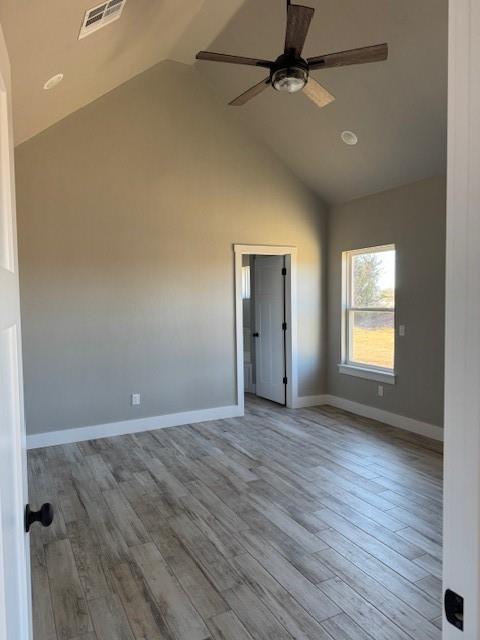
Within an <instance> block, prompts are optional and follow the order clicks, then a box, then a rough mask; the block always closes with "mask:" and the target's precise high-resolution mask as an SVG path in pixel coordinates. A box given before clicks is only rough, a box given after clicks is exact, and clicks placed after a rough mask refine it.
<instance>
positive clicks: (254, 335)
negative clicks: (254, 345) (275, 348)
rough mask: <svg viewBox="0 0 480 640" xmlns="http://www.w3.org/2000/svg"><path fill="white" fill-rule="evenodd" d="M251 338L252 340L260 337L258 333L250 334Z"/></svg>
mask: <svg viewBox="0 0 480 640" xmlns="http://www.w3.org/2000/svg"><path fill="white" fill-rule="evenodd" d="M252 336H253V337H254V338H259V337H260V334H259V333H252Z"/></svg>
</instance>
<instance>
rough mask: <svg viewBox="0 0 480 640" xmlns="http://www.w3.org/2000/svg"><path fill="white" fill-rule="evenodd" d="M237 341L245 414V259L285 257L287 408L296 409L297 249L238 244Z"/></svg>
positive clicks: (239, 396)
mask: <svg viewBox="0 0 480 640" xmlns="http://www.w3.org/2000/svg"><path fill="white" fill-rule="evenodd" d="M233 250H234V253H235V336H236V338H235V341H236V361H237V362H236V365H237V366H236V368H237V404H238V407H239V409H240V410H241V411H242V413H243V411H244V408H245V406H244V405H245V400H244V383H243V316H242V256H245V255H253V256H285V264H286V268H287V277H286V290H285V314H286V322H287V350H286V360H287V380H288V382H287V407H289V408H291V409H294V408H296V407H297V401H298V395H297V394H298V355H297V331H298V329H297V248H296V247H291V246H278V245H264V244H235V245H234V246H233Z"/></svg>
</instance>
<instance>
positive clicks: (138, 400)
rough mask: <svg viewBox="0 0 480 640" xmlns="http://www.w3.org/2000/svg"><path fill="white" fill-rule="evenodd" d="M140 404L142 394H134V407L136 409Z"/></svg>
mask: <svg viewBox="0 0 480 640" xmlns="http://www.w3.org/2000/svg"><path fill="white" fill-rule="evenodd" d="M139 404H140V394H139V393H132V407H136V406H138V405H139Z"/></svg>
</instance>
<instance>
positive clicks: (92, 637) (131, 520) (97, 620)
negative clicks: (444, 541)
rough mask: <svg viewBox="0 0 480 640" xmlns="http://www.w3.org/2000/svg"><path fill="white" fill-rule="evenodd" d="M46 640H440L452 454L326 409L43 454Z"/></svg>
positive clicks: (38, 469) (261, 414)
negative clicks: (47, 510)
mask: <svg viewBox="0 0 480 640" xmlns="http://www.w3.org/2000/svg"><path fill="white" fill-rule="evenodd" d="M29 467H30V491H31V502H32V503H33V505H34V506H35V507H37V506H38V505H39V503H41V502H43V501H46V500H51V501H52V502H53V503H54V504H55V506H56V518H55V522H54V525H52V527H51V528H50V529H48V530H43V529H41V528H40V527H39V526H38V525H35V527H34V529H33V530H32V535H31V545H32V578H33V598H34V626H35V636H34V638H35V640H134V639H135V640H164V639H170V640H206V639H207V638H208V639H211V640H252V639H255V640H257V639H258V640H291V639H292V638H296V639H298V640H303V639H309V640H332V639H334V640H372V639H375V640H408V639H411V638H414V639H415V640H437V639H440V637H441V632H440V629H439V626H440V622H439V619H440V618H439V616H440V613H441V605H440V600H441V582H440V576H441V566H440V560H441V493H442V491H441V489H442V487H441V484H442V456H441V450H440V446H439V444H438V443H434V442H431V441H428V440H425V439H422V438H419V437H417V436H414V435H409V434H407V433H406V432H403V431H399V430H395V429H393V428H390V427H386V426H385V425H380V424H378V423H373V422H372V421H369V420H366V419H361V418H358V417H355V416H353V415H351V414H347V413H344V412H341V411H338V410H336V409H332V408H329V407H322V408H315V409H304V410H297V411H295V412H293V411H290V410H286V409H284V408H282V407H278V406H275V405H273V404H270V403H267V402H261V401H259V400H257V399H253V398H252V399H250V400H249V402H248V406H247V414H246V416H245V418H238V419H231V420H223V421H217V422H209V423H205V424H199V425H194V426H184V427H175V428H172V429H164V430H160V431H152V432H150V433H144V434H139V435H136V436H123V437H119V438H111V439H104V440H96V441H91V442H85V443H80V444H75V445H67V446H59V447H51V448H48V449H39V450H36V451H32V452H31V453H30V456H29Z"/></svg>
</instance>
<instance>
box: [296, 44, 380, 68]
mask: <svg viewBox="0 0 480 640" xmlns="http://www.w3.org/2000/svg"><path fill="white" fill-rule="evenodd" d="M387 58H388V44H386V43H384V44H376V45H373V46H372V47H361V48H360V49H350V50H349V51H339V52H338V53H329V54H327V55H325V56H316V57H315V58H308V60H307V62H308V65H309V67H310V69H329V68H331V67H346V66H348V65H351V64H365V63H366V62H382V61H383V60H386V59H387Z"/></svg>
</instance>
